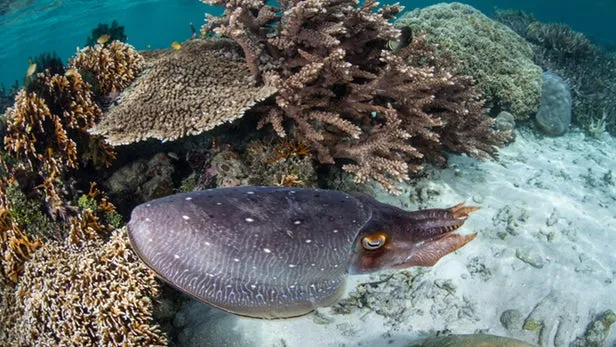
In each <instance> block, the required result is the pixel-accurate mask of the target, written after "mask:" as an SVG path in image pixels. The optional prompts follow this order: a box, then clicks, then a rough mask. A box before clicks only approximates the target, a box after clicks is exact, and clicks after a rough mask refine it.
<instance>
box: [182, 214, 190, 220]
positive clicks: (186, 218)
mask: <svg viewBox="0 0 616 347" xmlns="http://www.w3.org/2000/svg"><path fill="white" fill-rule="evenodd" d="M182 218H184V220H189V219H190V217H188V216H187V215H183V216H182Z"/></svg>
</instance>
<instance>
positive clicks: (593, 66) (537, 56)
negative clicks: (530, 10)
mask: <svg viewBox="0 0 616 347" xmlns="http://www.w3.org/2000/svg"><path fill="white" fill-rule="evenodd" d="M496 19H497V20H498V21H500V22H502V23H504V24H506V25H508V26H509V27H511V28H512V29H513V30H515V31H516V32H517V33H518V34H519V35H521V36H522V37H524V38H526V39H527V40H528V41H529V42H531V43H532V44H533V52H534V57H533V60H534V61H535V63H536V64H538V65H539V66H541V67H542V68H543V69H544V70H547V71H551V72H554V73H556V74H557V75H559V76H561V77H562V78H564V79H565V80H566V81H567V84H568V85H569V87H570V88H571V92H572V97H573V109H572V121H573V123H575V124H577V125H579V126H580V127H582V128H583V129H585V130H586V131H588V132H589V133H591V135H593V134H596V133H597V132H602V131H608V132H610V133H611V134H616V116H615V115H616V100H615V99H614V97H613V96H614V95H616V56H614V54H613V53H610V52H608V51H606V50H604V49H603V48H601V47H599V46H597V45H595V44H594V43H592V42H591V41H590V40H589V39H588V38H587V37H585V36H584V35H583V34H581V33H578V32H575V31H573V30H572V29H571V28H570V27H568V26H566V25H563V24H556V23H541V22H539V21H537V20H536V19H535V18H534V17H533V16H531V15H528V14H526V13H524V12H521V11H507V10H506V11H497V13H496ZM597 126H599V127H597Z"/></svg>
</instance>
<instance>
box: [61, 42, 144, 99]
mask: <svg viewBox="0 0 616 347" xmlns="http://www.w3.org/2000/svg"><path fill="white" fill-rule="evenodd" d="M144 65H145V60H144V59H143V57H142V56H141V55H140V54H139V53H138V52H137V51H136V50H135V49H134V48H133V46H131V45H129V44H126V43H123V42H121V41H113V42H112V43H110V44H108V45H101V44H97V45H95V46H92V47H86V48H84V49H82V50H80V51H78V52H77V54H76V55H75V56H74V57H73V58H72V59H71V60H70V61H69V66H70V67H71V68H74V69H77V70H79V72H80V73H81V74H82V75H86V74H87V75H91V76H93V77H94V81H93V82H95V83H94V89H95V91H96V94H97V95H101V96H106V95H109V94H110V93H119V92H121V91H122V90H124V88H126V87H127V86H128V85H129V84H131V83H132V82H133V81H134V80H135V78H136V77H137V75H138V74H139V73H140V72H141V71H142V70H143V68H144Z"/></svg>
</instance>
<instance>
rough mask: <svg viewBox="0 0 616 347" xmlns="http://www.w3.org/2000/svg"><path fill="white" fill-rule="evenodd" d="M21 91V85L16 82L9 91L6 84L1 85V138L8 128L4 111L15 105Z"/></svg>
mask: <svg viewBox="0 0 616 347" xmlns="http://www.w3.org/2000/svg"><path fill="white" fill-rule="evenodd" d="M18 91H19V83H18V82H17V81H15V84H13V85H12V86H11V87H9V89H6V87H5V86H4V84H0V136H2V137H3V136H4V130H5V128H6V117H5V116H4V111H6V109H7V108H8V107H9V106H11V105H13V103H15V96H17V92H18Z"/></svg>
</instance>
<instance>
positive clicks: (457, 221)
mask: <svg viewBox="0 0 616 347" xmlns="http://www.w3.org/2000/svg"><path fill="white" fill-rule="evenodd" d="M477 210H479V207H477V206H464V202H461V203H459V204H457V205H455V206H452V207H450V208H447V209H430V210H423V211H416V212H413V214H418V215H423V216H429V217H428V218H427V219H424V220H423V221H422V223H419V225H417V228H418V230H419V233H418V234H419V235H420V237H422V238H424V239H423V240H422V241H420V242H418V243H416V244H415V249H414V250H413V252H412V253H411V254H410V255H409V257H408V258H407V261H406V262H405V266H408V264H412V265H413V266H434V264H436V263H437V262H438V261H439V259H441V258H442V257H444V256H445V255H447V254H449V253H451V252H453V251H456V250H458V249H460V248H462V247H463V246H464V245H466V244H467V243H469V242H471V241H472V240H473V239H475V237H477V233H474V234H469V235H458V234H451V232H452V231H455V230H456V229H458V228H460V227H461V226H462V225H463V224H464V222H465V221H466V219H467V218H468V215H469V214H470V213H472V212H474V211H477Z"/></svg>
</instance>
